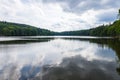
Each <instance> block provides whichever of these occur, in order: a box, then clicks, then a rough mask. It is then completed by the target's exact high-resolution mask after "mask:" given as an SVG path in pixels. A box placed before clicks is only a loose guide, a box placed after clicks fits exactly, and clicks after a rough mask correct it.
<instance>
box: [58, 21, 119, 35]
mask: <svg viewBox="0 0 120 80" xmlns="http://www.w3.org/2000/svg"><path fill="white" fill-rule="evenodd" d="M60 35H75V36H79V35H83V36H120V20H117V21H115V22H114V23H113V24H109V25H101V26H99V27H96V28H91V29H88V30H79V31H67V32H62V33H60Z"/></svg>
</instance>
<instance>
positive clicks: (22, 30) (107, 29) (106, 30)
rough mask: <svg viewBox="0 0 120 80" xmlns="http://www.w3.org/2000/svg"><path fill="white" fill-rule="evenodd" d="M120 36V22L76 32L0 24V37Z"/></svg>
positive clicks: (16, 24)
mask: <svg viewBox="0 0 120 80" xmlns="http://www.w3.org/2000/svg"><path fill="white" fill-rule="evenodd" d="M38 35H39V36H41V35H42V36H50V35H62V36H120V20H116V21H115V22H113V23H112V24H109V25H101V26H98V27H96V28H91V29H87V30H78V31H66V32H60V33H58V32H53V31H50V30H46V29H41V28H37V27H34V26H30V25H25V24H18V23H10V22H3V21H1V22H0V36H38Z"/></svg>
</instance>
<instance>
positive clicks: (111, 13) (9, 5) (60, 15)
mask: <svg viewBox="0 0 120 80" xmlns="http://www.w3.org/2000/svg"><path fill="white" fill-rule="evenodd" d="M119 8H120V0H0V21H8V22H15V23H22V24H28V25H32V26H35V27H39V28H44V29H49V30H52V31H58V32H60V31H71V30H81V29H89V28H93V27H97V26H98V25H101V24H107V23H111V22H113V21H115V20H116V19H117V14H118V9H119Z"/></svg>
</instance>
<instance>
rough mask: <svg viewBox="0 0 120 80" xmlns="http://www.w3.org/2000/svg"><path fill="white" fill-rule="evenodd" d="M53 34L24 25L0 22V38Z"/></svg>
mask: <svg viewBox="0 0 120 80" xmlns="http://www.w3.org/2000/svg"><path fill="white" fill-rule="evenodd" d="M53 33H54V32H52V31H49V30H46V29H41V28H37V27H34V26H30V25H26V24H18V23H11V22H3V21H0V36H37V35H53Z"/></svg>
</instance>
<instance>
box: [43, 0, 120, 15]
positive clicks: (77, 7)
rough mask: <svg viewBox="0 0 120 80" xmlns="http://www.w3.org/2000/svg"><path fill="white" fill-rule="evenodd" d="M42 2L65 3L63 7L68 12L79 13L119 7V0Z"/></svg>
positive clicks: (46, 0)
mask: <svg viewBox="0 0 120 80" xmlns="http://www.w3.org/2000/svg"><path fill="white" fill-rule="evenodd" d="M43 2H44V3H53V2H56V3H60V2H63V3H66V4H65V5H67V6H66V7H65V6H64V5H63V6H62V7H63V9H64V10H65V11H68V12H74V13H81V12H84V11H86V10H90V9H94V10H99V9H108V8H119V7H120V5H119V3H120V0H116V1H114V0H99V1H98V0H43Z"/></svg>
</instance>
